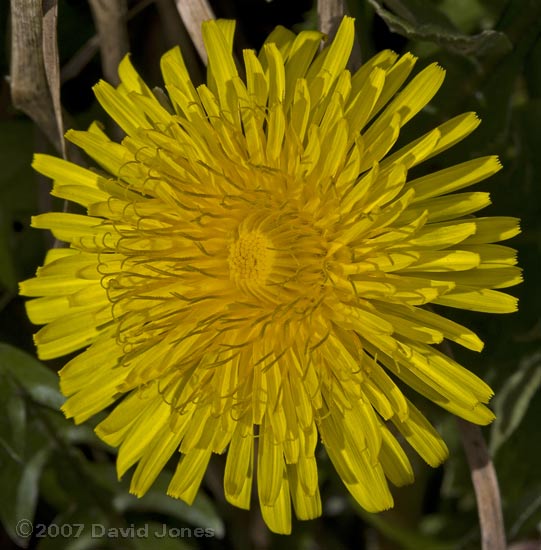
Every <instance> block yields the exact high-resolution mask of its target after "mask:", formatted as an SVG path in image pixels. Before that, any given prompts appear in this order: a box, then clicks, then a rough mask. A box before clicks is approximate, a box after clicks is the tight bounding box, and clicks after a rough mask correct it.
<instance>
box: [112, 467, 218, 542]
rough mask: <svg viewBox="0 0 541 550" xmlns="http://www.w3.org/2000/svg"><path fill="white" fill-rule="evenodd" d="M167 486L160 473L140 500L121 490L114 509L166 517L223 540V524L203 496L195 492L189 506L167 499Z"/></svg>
mask: <svg viewBox="0 0 541 550" xmlns="http://www.w3.org/2000/svg"><path fill="white" fill-rule="evenodd" d="M167 485H168V481H167V479H166V476H165V475H164V474H161V475H160V476H159V477H158V479H157V480H156V482H155V483H154V485H153V486H152V488H151V489H150V490H149V491H148V493H147V494H146V495H145V496H144V497H142V498H140V499H138V498H137V497H135V496H133V495H130V494H129V493H128V492H127V491H122V492H121V493H119V494H117V495H116V497H115V499H114V505H115V508H116V509H117V510H118V511H119V512H122V513H123V512H125V511H127V510H132V511H143V512H152V513H156V512H157V513H161V514H166V515H168V516H170V517H172V518H177V519H179V520H181V521H183V522H187V523H189V524H191V525H195V526H198V527H202V528H206V529H212V530H213V533H214V536H215V537H216V538H218V539H221V538H223V536H224V535H225V527H224V523H223V521H222V519H221V518H220V516H219V515H218V513H217V512H216V510H215V508H214V505H213V503H212V501H211V500H210V499H209V498H208V497H207V496H206V495H205V494H204V493H202V492H201V491H199V493H198V494H197V497H196V499H195V501H194V503H193V504H192V505H191V506H189V505H188V504H186V503H185V502H183V501H182V500H176V499H173V498H171V497H170V496H167Z"/></svg>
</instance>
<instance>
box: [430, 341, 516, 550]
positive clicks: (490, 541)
mask: <svg viewBox="0 0 541 550" xmlns="http://www.w3.org/2000/svg"><path fill="white" fill-rule="evenodd" d="M439 347H440V349H441V350H442V351H443V352H444V353H445V354H446V355H448V356H449V357H451V358H453V355H454V354H453V350H452V349H451V346H450V345H449V342H447V340H444V341H443V343H442V344H440V346H439ZM457 424H458V431H459V434H460V440H461V442H462V447H464V452H465V454H466V459H467V461H468V466H469V468H470V475H471V478H472V483H473V489H474V491H475V499H476V501H477V514H478V516H479V525H480V528H481V545H482V550H505V549H506V548H507V543H506V538H505V527H504V521H503V512H502V500H501V496H500V486H499V485H498V477H497V475H496V469H495V468H494V463H493V462H492V458H491V456H490V453H489V451H488V447H487V444H486V442H485V438H484V437H483V432H482V431H481V428H480V427H479V426H477V425H476V424H472V423H471V422H467V421H466V420H462V419H461V418H457Z"/></svg>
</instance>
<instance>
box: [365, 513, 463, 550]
mask: <svg viewBox="0 0 541 550" xmlns="http://www.w3.org/2000/svg"><path fill="white" fill-rule="evenodd" d="M355 508H356V511H357V513H358V514H359V515H360V516H361V517H362V518H363V520H364V521H366V522H367V523H368V524H370V525H372V526H373V527H374V528H375V529H377V531H379V532H380V533H381V534H382V535H384V536H385V537H386V538H387V539H389V540H390V541H393V542H396V543H397V544H399V545H400V546H399V547H400V548H402V549H403V550H454V549H456V548H457V547H458V546H457V542H456V541H454V542H449V541H445V542H444V541H441V540H438V539H436V538H434V537H432V536H430V535H424V534H422V533H420V532H419V531H418V530H413V529H411V528H408V527H404V526H402V525H400V522H398V521H394V520H392V519H390V518H389V516H387V517H386V516H385V515H383V514H370V513H368V512H366V511H365V510H363V509H362V508H360V507H359V506H357V505H355Z"/></svg>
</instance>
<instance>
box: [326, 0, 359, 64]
mask: <svg viewBox="0 0 541 550" xmlns="http://www.w3.org/2000/svg"><path fill="white" fill-rule="evenodd" d="M345 15H348V9H347V6H346V2H345V0H317V18H318V26H319V30H320V31H321V32H323V33H325V34H326V35H327V36H328V37H329V39H331V40H332V39H333V38H334V35H335V34H336V31H337V30H338V27H339V26H340V23H341V21H342V18H343V17H344V16H345ZM360 65H361V46H360V44H359V40H358V39H357V37H355V43H354V44H353V49H352V50H351V56H350V58H349V61H348V69H350V70H356V69H358V68H359V67H360Z"/></svg>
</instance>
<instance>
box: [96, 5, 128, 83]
mask: <svg viewBox="0 0 541 550" xmlns="http://www.w3.org/2000/svg"><path fill="white" fill-rule="evenodd" d="M89 3H90V8H91V10H92V14H93V16H94V23H95V25H96V30H97V31H98V37H99V43H100V52H101V66H102V71H103V75H104V76H105V79H106V80H108V81H109V82H110V83H111V84H118V83H119V78H118V72H117V69H118V65H119V63H120V61H121V60H122V58H123V57H124V55H125V54H126V53H128V50H129V39H128V29H127V26H126V22H127V13H128V3H127V0H89Z"/></svg>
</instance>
